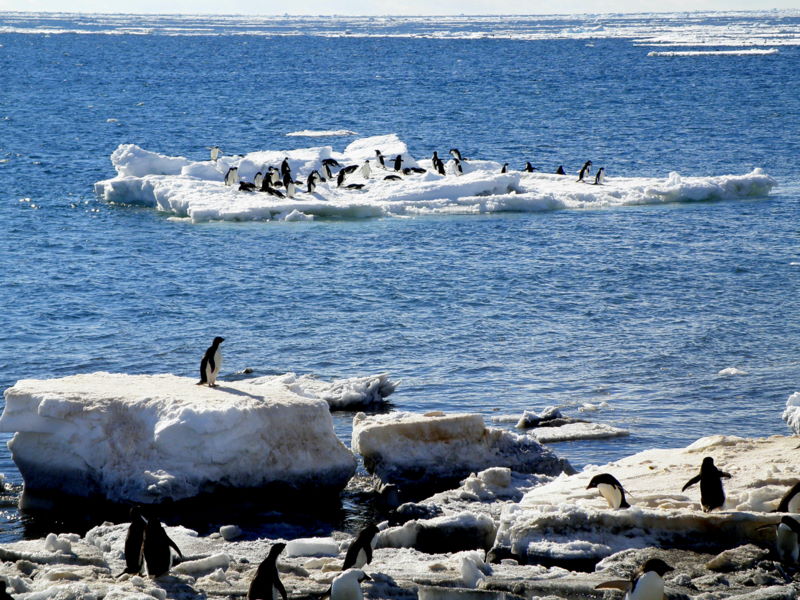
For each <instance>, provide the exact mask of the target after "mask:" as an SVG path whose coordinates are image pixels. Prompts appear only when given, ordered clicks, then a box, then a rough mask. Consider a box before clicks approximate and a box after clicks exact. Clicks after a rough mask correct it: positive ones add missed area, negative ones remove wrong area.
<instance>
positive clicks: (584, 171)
mask: <svg viewBox="0 0 800 600" xmlns="http://www.w3.org/2000/svg"><path fill="white" fill-rule="evenodd" d="M591 166H592V161H590V160H587V161H586V162H585V163H583V166H582V167H581V171H580V173H578V181H583V178H584V177H585V176H586V175H589V172H590V171H591V169H589V167H591Z"/></svg>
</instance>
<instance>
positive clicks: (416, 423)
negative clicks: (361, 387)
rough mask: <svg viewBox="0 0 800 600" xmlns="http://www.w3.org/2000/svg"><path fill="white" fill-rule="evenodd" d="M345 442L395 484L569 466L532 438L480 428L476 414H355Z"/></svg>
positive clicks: (549, 471) (368, 465) (371, 469)
mask: <svg viewBox="0 0 800 600" xmlns="http://www.w3.org/2000/svg"><path fill="white" fill-rule="evenodd" d="M351 446H352V449H353V452H357V453H359V454H361V456H363V457H364V465H365V466H366V468H367V470H368V471H369V472H371V473H375V474H376V475H378V477H380V478H381V480H383V481H386V482H392V483H400V484H418V483H420V484H432V483H434V482H436V481H437V480H452V479H456V478H463V477H465V476H467V475H468V474H469V473H471V472H473V471H480V470H482V469H486V468H488V467H509V468H511V469H512V470H514V471H518V472H521V473H542V474H546V475H554V474H557V473H561V472H562V471H564V470H570V469H571V467H570V466H569V463H567V462H566V461H563V460H562V459H559V458H558V457H557V456H556V455H555V454H554V453H553V452H552V451H551V450H549V449H547V448H545V447H543V446H541V445H540V444H539V443H538V442H537V441H536V440H535V439H534V438H532V437H530V436H526V435H518V434H516V433H512V432H510V431H504V430H502V429H496V428H491V427H486V425H485V424H484V422H483V417H482V416H481V415H477V414H450V415H445V414H444V413H440V412H436V413H428V414H425V415H419V414H414V413H406V412H395V413H390V414H384V415H370V416H368V415H365V414H364V413H358V414H357V415H356V416H355V418H354V419H353V437H352V444H351Z"/></svg>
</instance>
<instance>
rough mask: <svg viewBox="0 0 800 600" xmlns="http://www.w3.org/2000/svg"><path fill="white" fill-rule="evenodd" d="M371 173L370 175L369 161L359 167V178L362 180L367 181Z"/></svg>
mask: <svg viewBox="0 0 800 600" xmlns="http://www.w3.org/2000/svg"><path fill="white" fill-rule="evenodd" d="M371 173H372V168H371V167H370V166H369V161H366V162H364V164H363V165H361V176H362V177H363V178H364V179H369V176H370V174H371Z"/></svg>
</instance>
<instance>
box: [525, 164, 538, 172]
mask: <svg viewBox="0 0 800 600" xmlns="http://www.w3.org/2000/svg"><path fill="white" fill-rule="evenodd" d="M522 170H523V171H525V172H526V173H533V172H534V171H535V170H536V167H534V166H533V165H532V164H531V163H529V162H526V163H525V168H524V169H522Z"/></svg>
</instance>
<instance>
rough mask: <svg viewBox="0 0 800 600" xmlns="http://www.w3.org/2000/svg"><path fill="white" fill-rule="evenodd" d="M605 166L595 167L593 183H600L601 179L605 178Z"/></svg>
mask: <svg viewBox="0 0 800 600" xmlns="http://www.w3.org/2000/svg"><path fill="white" fill-rule="evenodd" d="M605 171H606V168H605V167H600V168H599V169H597V175H595V176H594V185H602V184H603V180H604V179H605V178H606V175H605Z"/></svg>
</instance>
